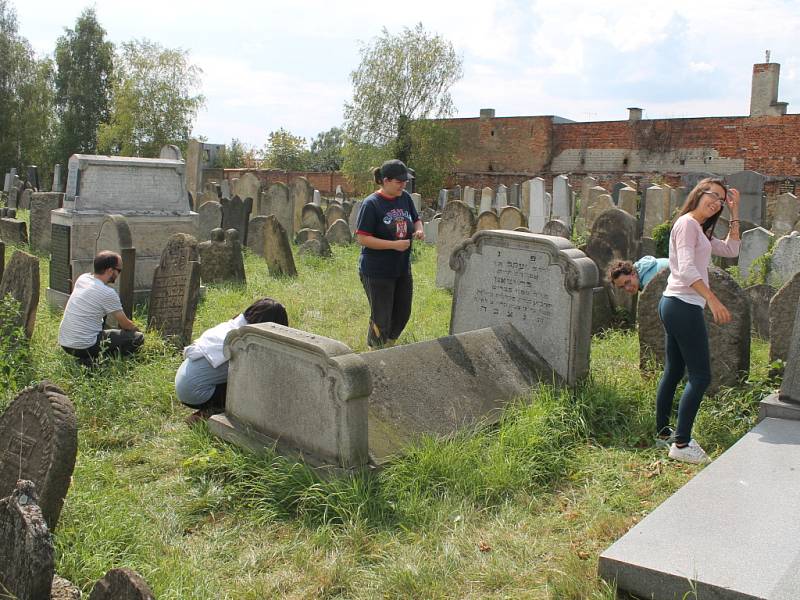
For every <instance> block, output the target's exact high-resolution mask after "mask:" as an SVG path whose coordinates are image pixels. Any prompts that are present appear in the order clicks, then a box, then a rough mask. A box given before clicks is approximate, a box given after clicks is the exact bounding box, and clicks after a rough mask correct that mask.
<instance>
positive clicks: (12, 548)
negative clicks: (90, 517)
mask: <svg viewBox="0 0 800 600" xmlns="http://www.w3.org/2000/svg"><path fill="white" fill-rule="evenodd" d="M37 503H38V497H37V495H36V486H35V485H34V483H33V482H32V481H28V480H25V479H20V480H19V482H15V484H14V486H13V488H12V489H11V491H10V495H9V496H8V497H5V498H2V499H0V539H2V540H3V542H2V543H0V593H2V595H3V596H2V597H4V598H12V599H19V600H50V591H51V588H52V585H53V573H54V570H55V560H54V557H53V555H54V549H53V538H52V536H51V535H50V532H49V531H48V529H47V523H46V522H45V520H44V518H43V517H42V511H41V510H40V508H39V506H38V505H37Z"/></svg>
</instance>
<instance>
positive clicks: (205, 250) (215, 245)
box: [197, 217, 263, 284]
mask: <svg viewBox="0 0 800 600" xmlns="http://www.w3.org/2000/svg"><path fill="white" fill-rule="evenodd" d="M257 218H263V217H257ZM197 252H198V253H199V255H200V280H201V281H202V282H203V283H209V284H210V283H235V284H244V283H245V274H244V262H243V260H242V245H241V244H240V243H239V232H238V231H236V230H235V229H228V231H223V230H222V228H217V229H214V230H213V231H212V232H211V239H210V240H208V241H207V242H200V243H199V244H198V245H197Z"/></svg>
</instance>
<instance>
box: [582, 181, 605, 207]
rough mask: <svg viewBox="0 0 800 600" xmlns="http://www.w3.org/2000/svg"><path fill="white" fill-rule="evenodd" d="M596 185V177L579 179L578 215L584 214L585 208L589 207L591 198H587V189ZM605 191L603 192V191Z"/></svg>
mask: <svg viewBox="0 0 800 600" xmlns="http://www.w3.org/2000/svg"><path fill="white" fill-rule="evenodd" d="M595 186H597V179H595V178H594V177H584V178H583V179H582V180H581V210H580V216H582V217H585V216H586V209H587V208H588V207H589V204H590V201H591V198H589V190H590V189H592V188H593V187H595ZM603 193H605V192H603Z"/></svg>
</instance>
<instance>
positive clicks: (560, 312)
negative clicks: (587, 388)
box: [450, 231, 598, 385]
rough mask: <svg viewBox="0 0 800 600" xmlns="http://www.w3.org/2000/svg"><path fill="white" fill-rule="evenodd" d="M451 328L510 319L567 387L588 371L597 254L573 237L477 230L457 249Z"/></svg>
mask: <svg viewBox="0 0 800 600" xmlns="http://www.w3.org/2000/svg"><path fill="white" fill-rule="evenodd" d="M450 266H451V267H452V269H453V271H454V272H455V274H456V278H455V286H454V292H453V304H452V313H451V314H452V316H451V320H450V333H451V334H454V333H461V332H464V331H470V330H473V329H480V328H483V327H491V326H494V325H500V324H503V323H507V322H510V323H512V324H513V325H514V326H515V327H516V328H517V330H518V331H519V332H520V333H521V334H522V335H523V336H525V338H526V339H527V340H528V341H529V342H530V343H531V345H532V346H533V347H534V348H535V349H536V350H537V351H538V352H539V353H540V354H541V355H542V357H543V358H544V359H545V360H546V361H547V362H548V363H549V364H550V365H552V367H553V368H554V369H555V371H556V372H557V373H558V374H559V376H560V377H562V378H563V379H564V380H565V381H566V382H567V383H568V384H569V385H573V384H575V383H576V382H577V381H578V380H580V379H582V378H583V377H584V376H586V374H587V373H588V370H589V347H590V341H591V311H592V308H591V307H592V304H591V302H592V288H594V287H596V286H597V283H598V272H597V267H596V266H595V264H594V262H592V259H590V258H589V257H587V256H586V255H585V254H584V253H583V252H581V251H580V250H578V249H577V248H575V247H574V246H573V245H572V244H571V243H570V242H569V241H568V240H565V239H563V238H559V237H551V236H545V235H541V234H531V233H521V232H511V231H479V232H478V233H476V234H475V235H473V236H472V238H470V239H468V240H465V241H463V242H462V243H461V244H460V245H459V246H458V247H457V248H456V249H455V250H454V251H453V253H452V258H451V260H450Z"/></svg>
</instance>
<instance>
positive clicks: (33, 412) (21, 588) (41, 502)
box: [0, 381, 154, 600]
mask: <svg viewBox="0 0 800 600" xmlns="http://www.w3.org/2000/svg"><path fill="white" fill-rule="evenodd" d="M0 450H2V452H0V540H2V542H1V543H0V590H2V591H3V594H2V595H3V597H6V594H8V595H9V596H8V597H10V598H19V599H20V600H27V599H30V600H39V599H42V600H45V599H48V598H59V599H66V598H70V599H72V598H80V596H81V593H80V590H79V589H78V588H77V587H76V586H75V585H73V584H72V583H70V582H69V581H67V580H66V579H63V578H61V577H59V576H58V575H56V574H55V559H54V550H55V549H54V543H53V536H54V532H55V529H56V526H57V525H58V518H59V516H60V514H61V508H62V507H63V505H64V499H65V498H66V495H67V492H68V490H69V486H70V482H71V480H72V472H73V470H74V468H75V459H76V456H77V452H78V423H77V418H76V415H75V408H74V407H73V405H72V402H70V400H69V398H67V396H66V395H65V394H64V392H63V391H62V390H61V389H59V388H58V387H56V386H55V385H53V384H52V383H50V382H48V381H43V382H41V383H39V384H37V385H34V386H31V387H29V388H26V389H24V390H22V391H21V392H20V393H19V394H18V395H17V397H16V398H15V399H14V400H13V401H12V402H11V404H10V405H9V406H8V408H7V409H6V410H5V411H4V412H3V414H2V415H0ZM120 598H125V599H126V600H153V598H154V596H153V593H152V592H151V591H150V588H149V587H148V585H147V583H146V582H145V581H144V579H142V577H141V576H140V575H139V574H138V573H136V572H135V571H131V570H129V569H112V570H111V571H109V572H108V573H106V575H105V576H104V577H103V578H101V579H100V580H99V581H97V583H96V584H95V585H94V586H93V588H92V591H91V593H90V595H89V600H119V599H120Z"/></svg>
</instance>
